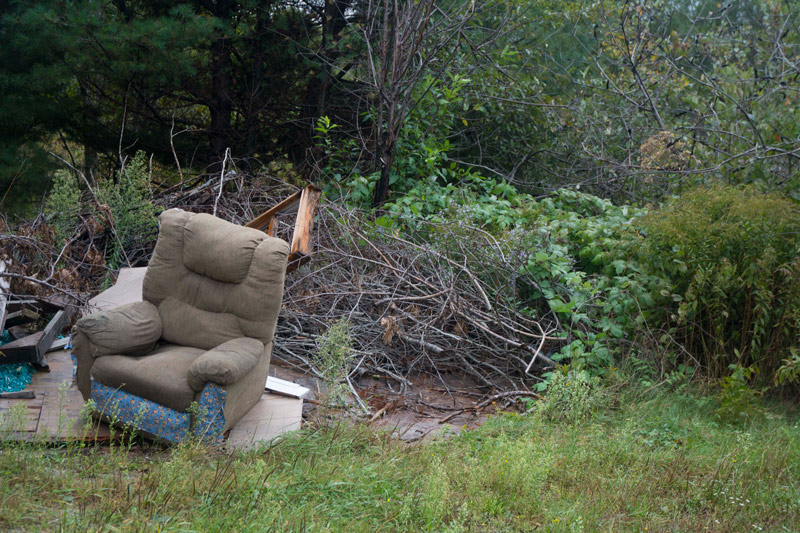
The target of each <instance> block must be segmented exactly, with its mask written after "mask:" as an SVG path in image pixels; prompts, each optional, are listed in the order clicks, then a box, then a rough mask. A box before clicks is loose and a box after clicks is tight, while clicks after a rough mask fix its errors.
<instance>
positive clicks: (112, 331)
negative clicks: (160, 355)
mask: <svg viewBox="0 0 800 533" xmlns="http://www.w3.org/2000/svg"><path fill="white" fill-rule="evenodd" d="M79 328H80V329H81V330H82V331H83V333H85V334H86V335H87V336H88V337H89V338H90V339H91V340H92V343H93V344H94V349H93V350H92V356H94V357H99V356H101V355H109V354H118V353H124V354H130V355H144V354H146V353H147V352H149V351H151V350H152V349H153V347H154V346H155V345H156V342H158V339H160V338H161V317H160V316H159V314H158V309H157V308H156V306H154V305H153V304H151V303H149V302H135V303H131V304H127V305H123V306H120V307H117V308H115V309H111V310H110V311H107V312H105V313H96V314H94V315H89V316H87V317H85V318H83V319H81V321H80V326H79Z"/></svg>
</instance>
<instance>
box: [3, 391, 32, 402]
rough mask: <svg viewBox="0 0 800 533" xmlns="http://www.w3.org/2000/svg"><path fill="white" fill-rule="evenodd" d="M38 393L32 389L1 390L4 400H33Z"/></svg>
mask: <svg viewBox="0 0 800 533" xmlns="http://www.w3.org/2000/svg"><path fill="white" fill-rule="evenodd" d="M34 398H36V394H35V393H34V392H33V391H32V390H21V391H17V392H0V399H2V400H33V399H34Z"/></svg>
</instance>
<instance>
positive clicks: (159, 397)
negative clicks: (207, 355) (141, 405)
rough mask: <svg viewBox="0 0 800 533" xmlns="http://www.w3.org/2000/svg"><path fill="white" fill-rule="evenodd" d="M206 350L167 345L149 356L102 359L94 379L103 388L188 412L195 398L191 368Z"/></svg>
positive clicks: (99, 359)
mask: <svg viewBox="0 0 800 533" xmlns="http://www.w3.org/2000/svg"><path fill="white" fill-rule="evenodd" d="M204 351H205V350H201V349H198V348H189V347H186V346H175V345H172V344H166V345H164V346H160V347H159V348H157V349H156V350H155V351H153V352H152V353H151V354H149V355H145V356H142V357H128V356H125V355H108V356H105V357H99V358H97V359H96V360H95V362H94V365H93V366H92V377H94V379H95V380H96V381H98V382H100V383H102V384H103V385H106V386H108V387H113V388H115V389H121V390H123V391H125V392H129V393H131V394H135V395H137V396H140V397H142V398H146V399H148V400H152V401H154V402H156V403H160V404H162V405H165V406H167V407H169V408H171V409H175V410H176V411H185V410H186V409H188V408H189V405H191V403H192V402H193V401H194V399H195V394H196V393H195V391H194V390H193V389H192V388H191V387H190V386H189V368H190V367H191V366H192V363H193V362H194V360H195V359H197V358H198V357H199V356H200V355H201V354H202V353H203V352H204Z"/></svg>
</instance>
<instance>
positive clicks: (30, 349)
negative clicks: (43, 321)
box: [0, 308, 72, 368]
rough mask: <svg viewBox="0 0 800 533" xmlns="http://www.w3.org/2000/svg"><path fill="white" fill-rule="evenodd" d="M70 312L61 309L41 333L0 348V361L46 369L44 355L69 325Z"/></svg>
mask: <svg viewBox="0 0 800 533" xmlns="http://www.w3.org/2000/svg"><path fill="white" fill-rule="evenodd" d="M71 316H72V310H71V309H69V308H67V309H62V310H61V311H59V312H58V313H56V315H55V316H54V317H53V319H52V320H50V322H49V323H48V324H47V327H45V328H44V330H43V331H39V332H37V333H34V334H33V335H28V336H26V337H23V338H21V339H18V340H15V341H13V342H9V343H7V344H4V345H2V346H0V354H2V357H0V361H2V362H3V363H21V362H26V363H34V364H36V365H38V366H40V367H42V368H46V367H47V361H46V360H45V358H44V354H45V353H46V352H47V351H48V350H49V349H50V346H52V344H53V341H54V340H55V338H56V336H57V335H58V334H59V333H60V332H61V330H62V329H64V327H65V326H66V325H67V324H68V323H69V319H70V317H71Z"/></svg>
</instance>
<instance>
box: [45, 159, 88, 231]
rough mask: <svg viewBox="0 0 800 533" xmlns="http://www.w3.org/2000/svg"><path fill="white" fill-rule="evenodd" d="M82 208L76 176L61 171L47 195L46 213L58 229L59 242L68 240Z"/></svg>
mask: <svg viewBox="0 0 800 533" xmlns="http://www.w3.org/2000/svg"><path fill="white" fill-rule="evenodd" d="M80 208H81V191H80V189H79V188H78V180H77V178H76V177H75V175H74V174H73V173H71V172H69V171H67V170H59V171H57V172H56V173H55V176H54V177H53V188H52V189H51V190H50V193H49V194H48V195H47V200H46V201H45V204H44V212H45V214H46V215H47V217H48V219H49V221H50V223H51V224H52V225H53V226H54V227H55V229H56V236H57V238H58V240H59V241H63V240H64V239H66V238H67V236H68V235H69V233H70V231H71V230H72V229H73V226H74V225H75V220H76V218H77V215H78V212H79V211H80Z"/></svg>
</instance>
